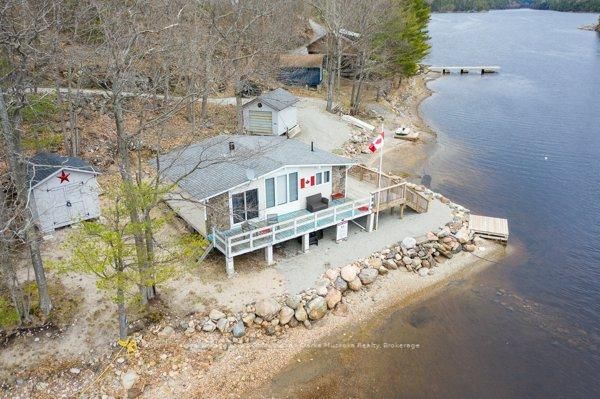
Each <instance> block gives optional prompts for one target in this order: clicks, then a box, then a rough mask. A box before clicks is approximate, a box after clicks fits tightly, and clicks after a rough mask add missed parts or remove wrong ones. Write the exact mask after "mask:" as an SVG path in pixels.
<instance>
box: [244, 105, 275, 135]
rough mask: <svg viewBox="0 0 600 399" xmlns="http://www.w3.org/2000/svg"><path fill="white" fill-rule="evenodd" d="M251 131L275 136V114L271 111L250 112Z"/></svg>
mask: <svg viewBox="0 0 600 399" xmlns="http://www.w3.org/2000/svg"><path fill="white" fill-rule="evenodd" d="M249 118H250V123H249V130H250V131H251V132H253V133H260V134H273V114H272V113H271V111H254V110H250V114H249Z"/></svg>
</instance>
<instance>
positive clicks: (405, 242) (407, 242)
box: [402, 237, 417, 249]
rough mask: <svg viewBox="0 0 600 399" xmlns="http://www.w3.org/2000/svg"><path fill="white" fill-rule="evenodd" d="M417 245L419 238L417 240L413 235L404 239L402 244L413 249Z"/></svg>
mask: <svg viewBox="0 0 600 399" xmlns="http://www.w3.org/2000/svg"><path fill="white" fill-rule="evenodd" d="M415 245H417V240H415V239H414V238H413V237H406V238H405V239H404V240H402V246H403V247H404V248H406V249H413V248H414V247H415Z"/></svg>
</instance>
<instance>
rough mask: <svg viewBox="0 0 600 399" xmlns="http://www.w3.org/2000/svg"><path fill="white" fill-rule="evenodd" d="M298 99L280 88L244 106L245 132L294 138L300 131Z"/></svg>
mask: <svg viewBox="0 0 600 399" xmlns="http://www.w3.org/2000/svg"><path fill="white" fill-rule="evenodd" d="M298 101H299V99H298V97H296V96H294V95H293V94H292V93H290V92H288V91H286V90H284V89H282V88H279V89H276V90H273V91H270V92H268V93H266V94H263V95H262V96H259V97H256V98H255V99H254V100H252V101H250V102H248V103H246V104H244V107H243V117H244V130H245V131H246V132H248V133H251V134H256V135H273V136H280V135H282V134H286V133H287V134H288V135H290V136H293V135H294V134H295V133H297V132H298V131H299V127H298V113H297V110H296V103H297V102H298Z"/></svg>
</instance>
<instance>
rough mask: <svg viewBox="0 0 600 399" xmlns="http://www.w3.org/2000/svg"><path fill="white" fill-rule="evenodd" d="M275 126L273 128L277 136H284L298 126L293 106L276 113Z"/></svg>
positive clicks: (296, 112) (295, 110)
mask: <svg viewBox="0 0 600 399" xmlns="http://www.w3.org/2000/svg"><path fill="white" fill-rule="evenodd" d="M277 115H278V116H277V126H275V127H274V129H275V130H276V132H277V134H279V135H282V134H285V133H286V132H287V131H288V130H292V129H293V128H294V127H296V125H298V111H297V109H296V107H295V106H292V107H287V108H286V109H282V110H281V111H279V112H277Z"/></svg>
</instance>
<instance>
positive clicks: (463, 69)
mask: <svg viewBox="0 0 600 399" xmlns="http://www.w3.org/2000/svg"><path fill="white" fill-rule="evenodd" d="M429 70H430V71H432V72H438V73H441V74H442V75H446V74H450V73H460V74H461V75H463V74H466V73H469V72H475V73H479V74H481V75H484V74H486V73H497V72H498V71H500V67H499V66H497V65H479V66H430V67H429Z"/></svg>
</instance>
